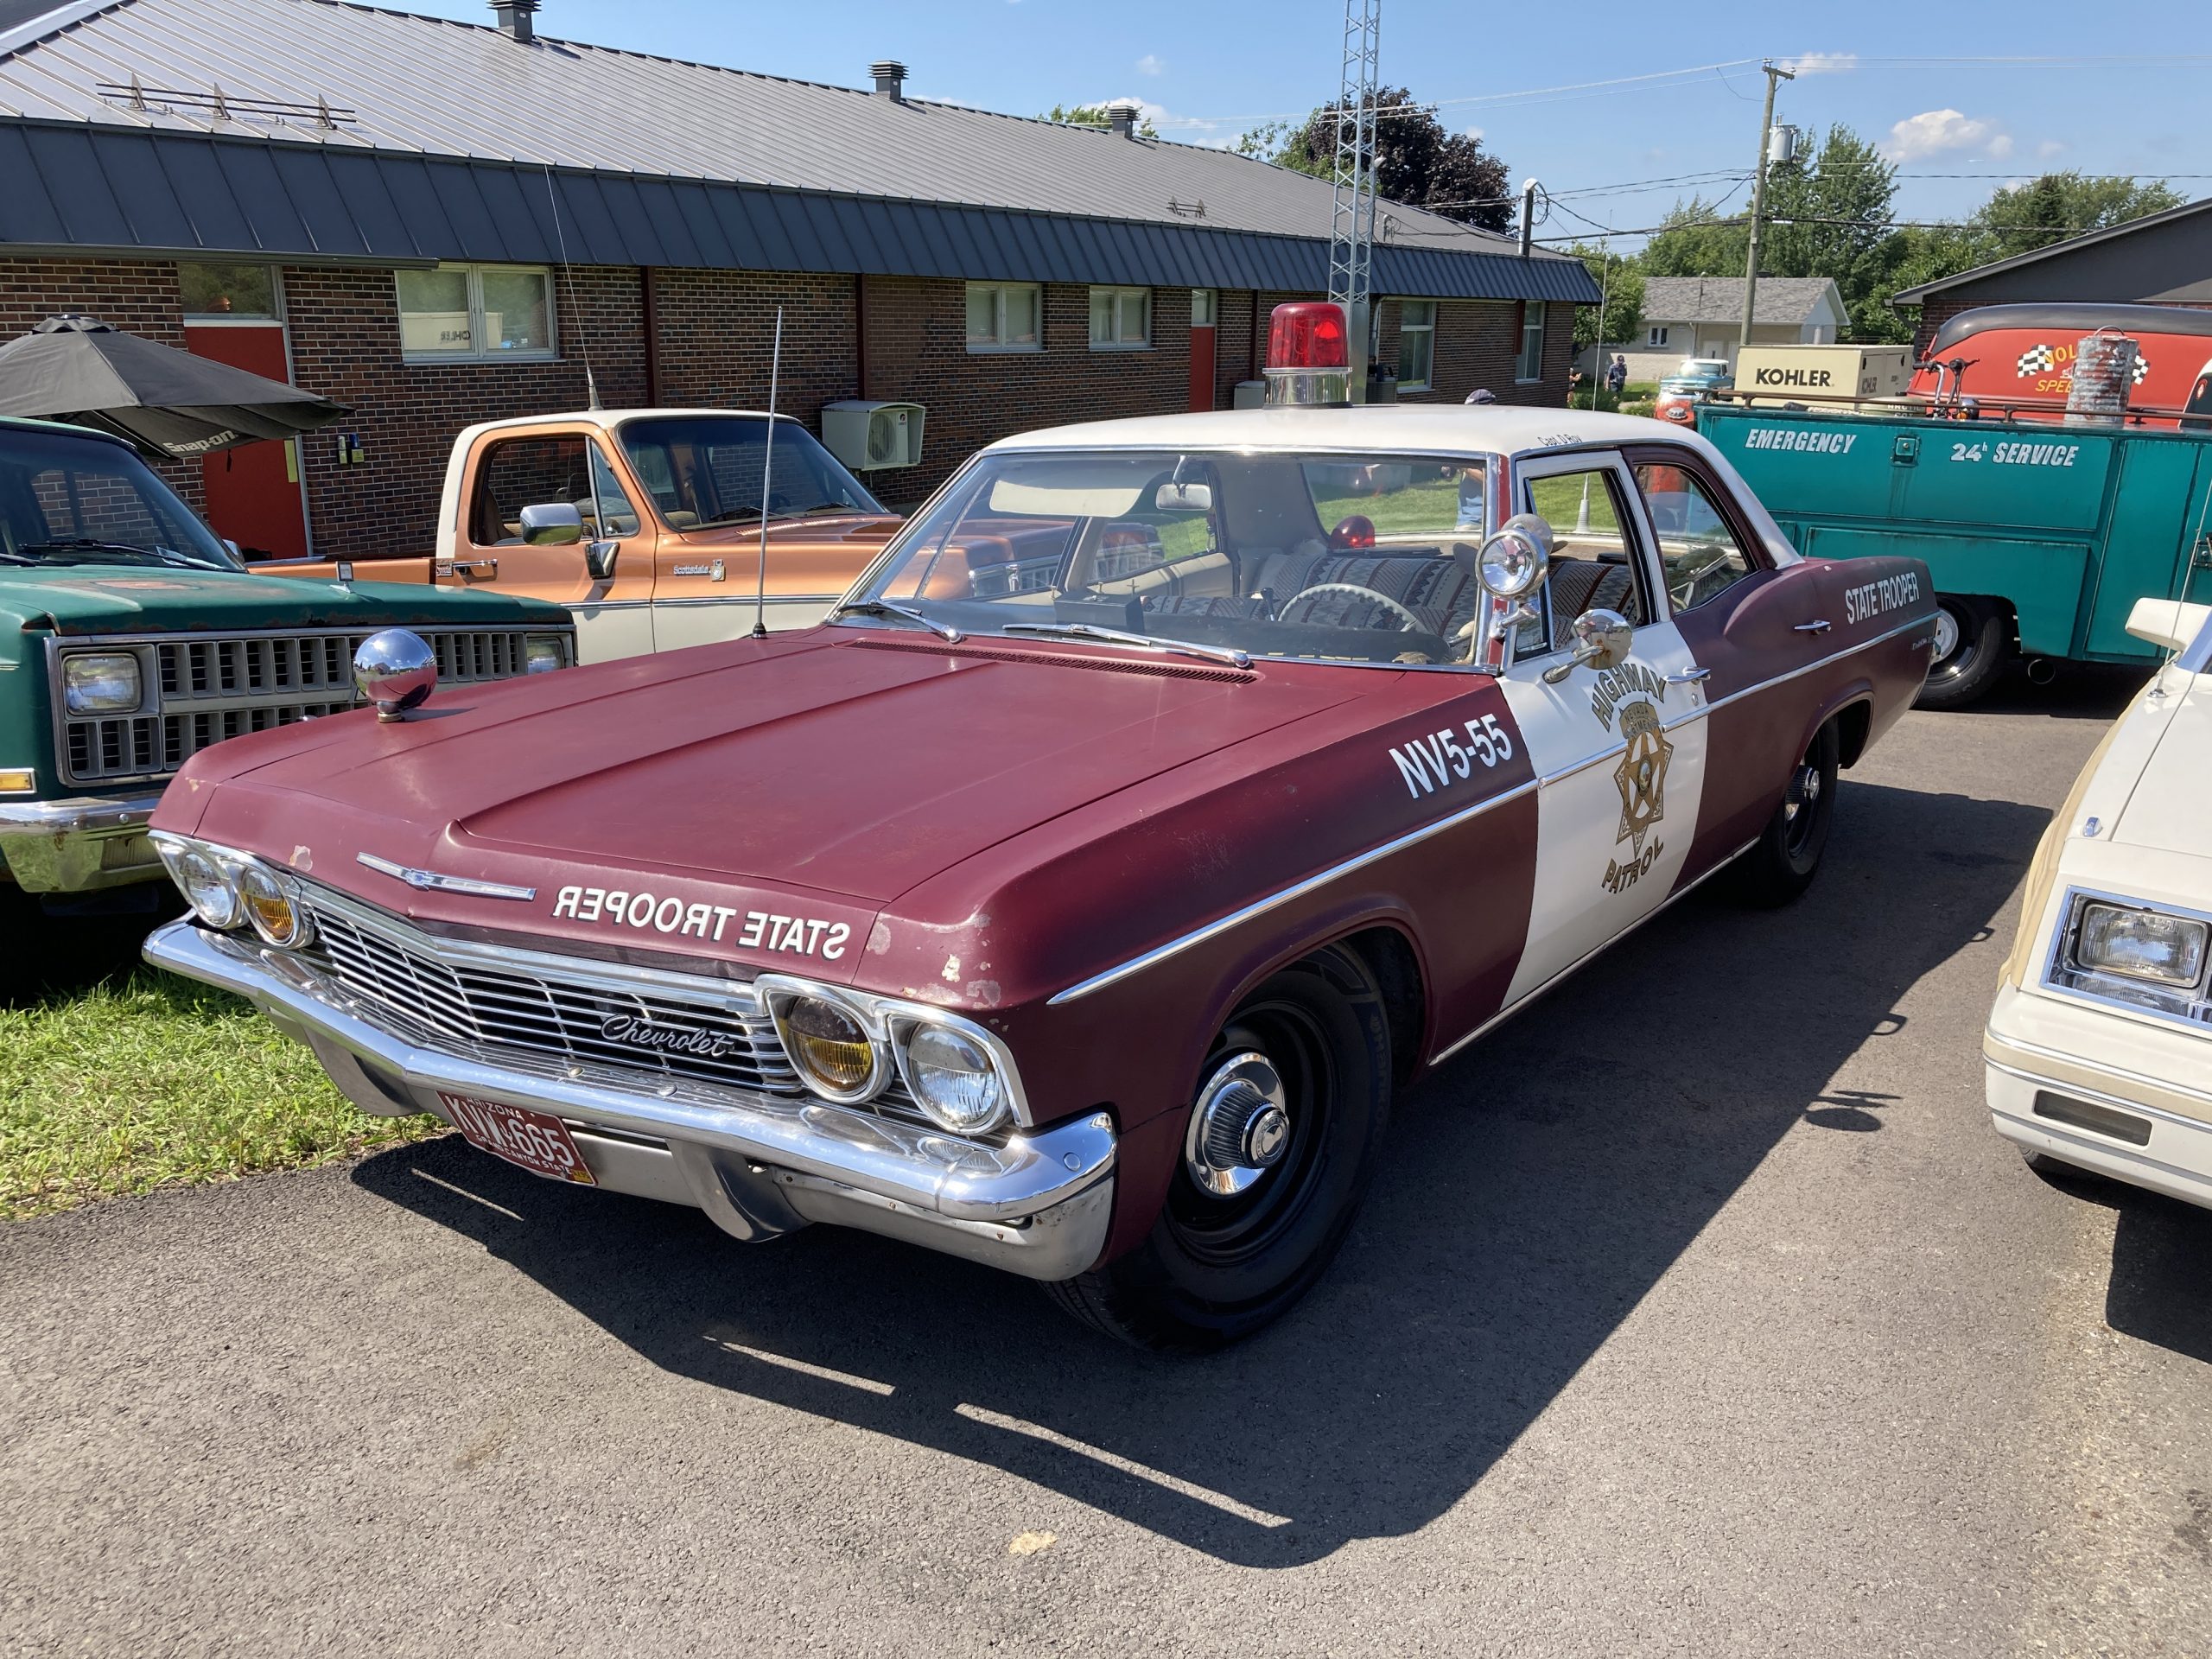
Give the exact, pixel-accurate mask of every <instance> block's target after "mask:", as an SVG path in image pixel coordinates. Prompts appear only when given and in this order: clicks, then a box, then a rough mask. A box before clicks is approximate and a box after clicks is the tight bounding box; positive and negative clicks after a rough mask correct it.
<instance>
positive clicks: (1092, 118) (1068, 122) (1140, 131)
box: [1038, 104, 1160, 138]
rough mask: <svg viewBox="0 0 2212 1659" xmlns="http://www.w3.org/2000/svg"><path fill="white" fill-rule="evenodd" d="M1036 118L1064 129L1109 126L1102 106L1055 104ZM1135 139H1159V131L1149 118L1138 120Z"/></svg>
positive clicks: (1142, 117) (1104, 108)
mask: <svg viewBox="0 0 2212 1659" xmlns="http://www.w3.org/2000/svg"><path fill="white" fill-rule="evenodd" d="M1038 119H1039V121H1057V122H1058V123H1059V124H1061V125H1062V126H1064V127H1103V126H1107V125H1109V124H1110V122H1109V118H1108V117H1107V114H1106V106H1105V105H1103V104H1074V105H1068V104H1055V105H1052V108H1051V109H1049V110H1047V111H1045V113H1044V114H1042V115H1040V116H1039V117H1038ZM1137 137H1140V138H1157V137H1160V129H1159V128H1158V127H1156V126H1154V125H1153V124H1152V118H1151V117H1150V116H1148V115H1147V116H1141V117H1139V118H1138V119H1137Z"/></svg>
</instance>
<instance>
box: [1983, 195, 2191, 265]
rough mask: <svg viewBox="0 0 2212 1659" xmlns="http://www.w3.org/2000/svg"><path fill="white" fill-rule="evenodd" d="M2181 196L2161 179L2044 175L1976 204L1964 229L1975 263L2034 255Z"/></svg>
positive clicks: (2178, 201) (2178, 200)
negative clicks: (1970, 239)
mask: <svg viewBox="0 0 2212 1659" xmlns="http://www.w3.org/2000/svg"><path fill="white" fill-rule="evenodd" d="M2183 200H2185V198H2184V197H2183V195H2182V194H2181V192H2179V191H2178V190H2176V189H2175V188H2173V187H2172V186H2171V185H2170V184H2168V183H2167V182H2166V181H2164V179H2158V180H2156V181H2152V182H2151V183H2149V184H2142V183H2138V182H2137V181H2135V180H2133V179H2122V178H2110V177H2098V176H2095V175H2090V174H2085V173H2072V172H2069V173H2046V174H2044V175H2042V176H2041V177H2040V178H2035V179H2031V180H2029V181H2027V182H2026V183H2025V184H2022V185H2017V186H2015V187H2013V188H2010V189H2000V190H1999V191H1998V192H1997V193H1996V194H1994V195H1993V196H1991V197H1990V199H1989V200H1987V201H1986V202H1984V203H1982V205H1981V206H1980V207H1977V208H1976V209H1975V210H1974V214H1973V216H1972V217H1971V218H1969V219H1967V231H1968V232H1969V234H1970V235H1972V236H1973V237H1974V238H1975V239H1976V242H1977V247H1976V249H1975V252H1976V255H1977V257H1976V258H1975V259H1974V264H1988V263H1989V262H1990V261H1991V260H1993V259H2009V258H2011V257H2012V256H2013V255H2014V254H2019V253H2032V252H2034V251H2036V250H2037V248H2047V247H2049V246H2050V245H2051V244H2052V243H2054V242H2063V241H2064V240H2066V238H2069V237H2071V236H2079V235H2081V234H2082V232H2084V231H2101V230H2104V229H2107V228H2108V227H2109V226H2114V225H2124V224H2126V222H2127V221H2128V220H2129V219H2142V218H2144V217H2145V216H2146V215H2148V214H2151V213H2164V212H2165V211H2166V209H2167V208H2169V207H2180V206H2181V205H2182V203H2183Z"/></svg>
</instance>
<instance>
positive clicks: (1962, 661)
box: [1913, 594, 2012, 709]
mask: <svg viewBox="0 0 2212 1659" xmlns="http://www.w3.org/2000/svg"><path fill="white" fill-rule="evenodd" d="M1936 608H1937V609H1938V610H1939V611H1940V612H1941V613H1942V617H1941V620H1940V623H1939V631H1938V633H1937V635H1936V640H1937V645H1938V646H1939V650H1938V652H1937V654H1936V658H1935V660H1934V661H1933V662H1931V663H1929V664H1928V680H1927V683H1925V684H1923V686H1922V687H1921V688H1920V695H1919V696H1917V697H1916V698H1915V699H1914V700H1913V706H1914V707H1915V708H1916V709H1963V708H1965V707H1966V706H1967V704H1968V703H1970V702H1974V700H1975V699H1977V698H1979V697H1980V696H1984V695H1986V693H1987V692H1988V690H1989V689H1990V687H1992V686H1993V685H1995V684H1996V683H1997V677H1998V676H1999V674H2001V673H2002V672H2004V670H2005V663H2006V662H2007V661H2008V660H2010V659H2011V658H2012V639H2010V638H2009V637H2008V634H2009V630H2008V629H2007V628H2006V627H2005V613H2004V611H2003V610H2002V609H2001V608H2000V607H1998V606H1995V605H1989V604H1985V603H1983V602H1981V601H1978V600H1972V599H1955V598H1953V597H1952V596H1951V595H1950V594H1937V595H1936ZM1946 642H1948V644H1949V645H1950V649H1949V650H1948V651H1942V650H1941V649H1940V647H1941V645H1943V644H1944V643H1946Z"/></svg>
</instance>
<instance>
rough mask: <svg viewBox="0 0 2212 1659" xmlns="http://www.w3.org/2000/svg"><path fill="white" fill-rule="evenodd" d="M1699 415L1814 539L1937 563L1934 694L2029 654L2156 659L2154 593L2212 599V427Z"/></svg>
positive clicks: (1801, 539)
mask: <svg viewBox="0 0 2212 1659" xmlns="http://www.w3.org/2000/svg"><path fill="white" fill-rule="evenodd" d="M1698 430H1699V432H1700V433H1701V434H1702V435H1704V436H1706V437H1707V438H1710V439H1711V440H1712V441H1713V443H1714V444H1716V445H1717V446H1718V447H1719V449H1720V451H1721V453H1722V454H1725V455H1726V456H1727V458H1728V460H1729V461H1730V462H1731V463H1732V465H1733V466H1734V467H1735V468H1736V470H1737V471H1738V472H1739V473H1741V474H1743V476H1744V479H1745V482H1747V483H1748V484H1750V486H1751V488H1752V490H1753V491H1754V492H1755V493H1757V494H1758V498H1759V499H1760V500H1761V501H1762V502H1764V504H1765V505H1766V508H1767V511H1769V512H1771V513H1772V514H1773V515H1774V516H1775V518H1776V520H1777V522H1778V523H1779V524H1781V526H1782V528H1783V531H1784V532H1785V533H1786V534H1787V535H1788V536H1789V538H1790V540H1791V541H1792V542H1793V543H1796V547H1797V549H1798V550H1799V551H1800V552H1802V553H1805V554H1808V555H1811V556H1816V557H1820V558H1832V559H1848V558H1857V557H1860V556H1866V555H1868V554H1873V553H1888V554H1900V555H1903V556H1905V557H1908V558H1915V559H1920V560H1923V561H1924V562H1925V563H1926V564H1927V566H1928V569H1929V573H1930V575H1932V576H1933V577H1934V579H1935V583H1936V595H1937V598H1938V600H1939V601H1940V603H1941V605H1942V615H1941V617H1940V619H1939V623H1938V628H1937V637H1936V657H1935V661H1934V662H1933V664H1931V666H1930V669H1929V677H1928V686H1927V689H1926V690H1924V691H1923V693H1922V695H1921V702H1922V705H1923V707H1929V708H1956V707H1958V706H1960V705H1961V704H1963V703H1967V702H1972V701H1973V700H1974V698H1976V697H1978V696H1981V694H1982V693H1983V692H1985V691H1986V690H1989V688H1990V686H1991V685H1992V684H1993V682H1994V681H1995V679H1996V677H1997V675H1998V673H1999V671H2001V670H2002V669H2003V668H2004V666H2005V664H2006V663H2007V662H2008V661H2010V660H2012V658H2015V657H2016V656H2024V657H2025V658H2028V659H2029V660H2030V663H2031V666H2034V665H2036V664H2055V663H2057V662H2060V661H2067V662H2091V663H2138V662H2139V663H2143V664H2146V665H2147V664H2151V663H2152V662H2155V661H2156V660H2157V656H2158V653H2157V652H2156V650H2155V649H2154V648H2153V647H2152V646H2150V645H2145V643H2144V642H2143V641H2141V640H2139V639H2134V638H2133V637H2131V636H2130V635H2129V633H2128V632H2127V627H2126V624H2127V613H2128V612H2129V610H2130V609H2132V608H2133V606H2134V604H2135V601H2137V600H2139V599H2141V598H2143V597H2145V595H2147V594H2156V595H2158V596H2159V597H2162V598H2175V599H2187V600H2190V601H2194V602H2196V603H2199V604H2202V603H2204V602H2206V601H2212V545H2208V543H2207V540H2206V532H2207V531H2208V530H2212V518H2208V514H2207V506H2208V502H2212V435H2207V434H2205V433H2202V432H2199V431H2194V430H2177V429H2174V428H2171V427H2167V428H2158V427H2151V426H2133V425H2130V426H2117V425H2069V424H2066V423H2063V422H2060V421H2057V420H2053V419H2042V420H2006V419H1983V420H1958V419H1947V418H1938V417H1936V416H1919V415H1905V414H1897V413H1894V412H1889V411H1883V412H1874V411H1871V410H1867V411H1851V412H1833V413H1832V412H1829V411H1827V410H1818V411H1815V410H1788V409H1780V410H1778V409H1771V408H1767V409H1754V408H1746V407H1744V406H1743V405H1741V404H1728V403H1713V404H1704V405H1702V406H1700V409H1699V410H1698Z"/></svg>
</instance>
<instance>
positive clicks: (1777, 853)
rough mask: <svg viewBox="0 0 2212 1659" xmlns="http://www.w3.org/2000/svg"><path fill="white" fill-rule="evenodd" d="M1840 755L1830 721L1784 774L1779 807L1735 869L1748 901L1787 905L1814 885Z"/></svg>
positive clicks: (1831, 816)
mask: <svg viewBox="0 0 2212 1659" xmlns="http://www.w3.org/2000/svg"><path fill="white" fill-rule="evenodd" d="M1842 753H1843V745H1842V742H1841V740H1840V739H1839V738H1838V737H1837V735H1836V729H1835V722H1834V721H1828V723H1827V725H1825V726H1823V727H1821V729H1820V730H1819V731H1817V732H1815V734H1813V741H1812V744H1811V747H1808V748H1807V749H1806V751H1805V753H1804V756H1803V758H1802V759H1801V760H1799V761H1798V762H1797V764H1796V766H1794V767H1793V768H1791V770H1790V773H1789V787H1788V788H1787V789H1786V790H1784V791H1783V797H1782V804H1781V805H1780V806H1777V807H1776V808H1775V809H1774V816H1773V817H1771V818H1769V819H1768V820H1767V825H1766V831H1765V833H1764V834H1763V835H1762V836H1759V838H1758V842H1756V843H1755V844H1754V845H1753V846H1752V848H1751V851H1750V852H1748V853H1746V854H1745V855H1744V861H1743V863H1742V865H1741V866H1740V867H1739V875H1738V885H1739V887H1740V888H1741V890H1742V892H1743V894H1744V897H1745V899H1748V900H1749V901H1750V902H1751V903H1752V904H1754V905H1758V906H1764V907H1766V908H1774V907H1776V906H1782V905H1786V904H1788V903H1789V901H1790V900H1791V899H1795V898H1796V897H1797V896H1798V894H1800V893H1803V892H1804V891H1805V889H1806V888H1808V887H1811V886H1812V885H1813V878H1814V876H1815V875H1816V874H1819V873H1820V868H1821V853H1822V851H1824V850H1825V849H1826V848H1827V844H1828V826H1829V825H1830V824H1831V823H1834V820H1835V779H1836V772H1837V770H1838V767H1839V763H1840V760H1841V758H1842Z"/></svg>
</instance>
